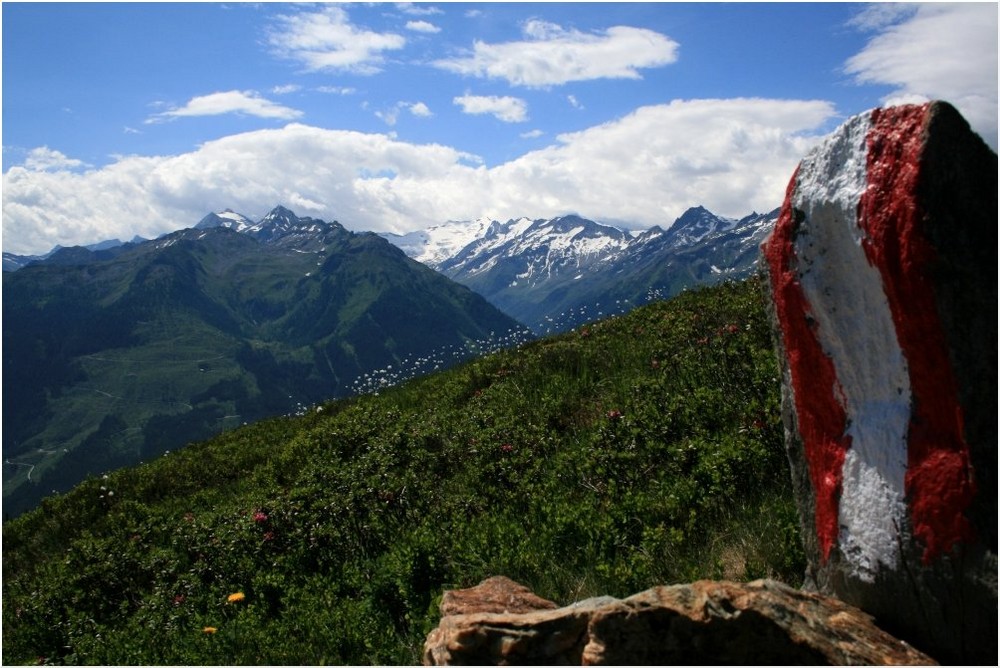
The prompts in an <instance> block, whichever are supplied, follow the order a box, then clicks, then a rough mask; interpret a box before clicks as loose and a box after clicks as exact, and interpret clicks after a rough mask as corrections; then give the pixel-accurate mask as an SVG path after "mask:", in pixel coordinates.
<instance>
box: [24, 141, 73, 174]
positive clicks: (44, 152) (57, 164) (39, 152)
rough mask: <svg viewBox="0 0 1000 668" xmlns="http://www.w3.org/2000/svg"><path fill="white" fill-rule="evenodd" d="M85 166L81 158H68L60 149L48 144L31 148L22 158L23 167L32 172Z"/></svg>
mask: <svg viewBox="0 0 1000 668" xmlns="http://www.w3.org/2000/svg"><path fill="white" fill-rule="evenodd" d="M87 166H88V165H87V164H86V163H85V162H83V160H77V159H76V158H70V157H69V156H67V155H66V154H64V153H63V152H62V151H57V150H55V149H51V148H49V147H48V146H39V147H38V148H33V149H31V150H30V151H28V155H27V157H25V159H24V168H25V169H28V170H31V171H33V172H44V171H48V170H67V169H76V168H78V167H87Z"/></svg>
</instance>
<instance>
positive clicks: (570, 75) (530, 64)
mask: <svg viewBox="0 0 1000 668" xmlns="http://www.w3.org/2000/svg"><path fill="white" fill-rule="evenodd" d="M523 32H524V36H525V37H526V39H525V40H521V41H516V42H504V43H499V44H489V43H486V42H482V41H479V40H476V41H475V42H474V43H473V47H472V50H471V52H469V53H467V54H463V55H461V56H457V57H453V58H447V59H442V60H438V61H435V62H434V65H435V66H437V67H440V68H441V69H445V70H449V71H452V72H457V73H459V74H466V75H472V76H477V77H486V78H493V79H506V80H507V81H508V82H510V83H511V84H513V85H517V86H529V87H536V88H541V87H546V86H553V85H556V86H557V85H561V84H565V83H568V82H570V81H588V80H592V79H639V78H641V75H640V74H639V69H640V68H647V67H660V66H663V65H668V64H670V63H672V62H674V61H675V60H677V49H678V44H677V42H675V41H674V40H672V39H670V38H669V37H667V36H666V35H662V34H660V33H658V32H655V31H652V30H648V29H646V28H633V27H629V26H614V27H612V28H608V29H607V30H605V31H603V32H599V33H585V32H581V31H579V30H573V29H570V30H567V29H564V28H562V27H561V26H559V25H557V24H554V23H548V22H546V21H539V20H531V21H528V22H527V23H525V24H524V26H523Z"/></svg>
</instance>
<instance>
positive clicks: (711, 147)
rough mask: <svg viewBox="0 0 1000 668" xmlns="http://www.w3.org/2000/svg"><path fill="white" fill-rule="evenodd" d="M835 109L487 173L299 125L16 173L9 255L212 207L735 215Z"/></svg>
mask: <svg viewBox="0 0 1000 668" xmlns="http://www.w3.org/2000/svg"><path fill="white" fill-rule="evenodd" d="M834 114H835V111H834V109H833V108H832V106H831V105H830V104H829V103H827V102H821V101H788V100H760V99H735V100H692V101H675V102H672V103H670V104H664V105H657V106H649V107H642V108H640V109H637V110H636V111H635V112H633V113H631V114H629V115H628V116H625V117H623V118H621V119H619V120H616V121H614V122H610V123H605V124H603V125H599V126H595V127H592V128H589V129H587V130H584V131H581V132H575V133H570V134H564V135H560V136H559V137H558V140H557V142H556V143H554V144H552V145H550V146H547V147H546V148H543V149H540V150H537V151H532V152H530V153H527V154H525V155H523V156H521V157H520V158H518V159H516V160H513V161H511V162H507V163H505V164H502V165H498V166H494V167H487V166H485V165H482V164H477V160H476V157H475V156H470V155H468V154H466V153H463V152H461V151H458V150H456V149H454V148H451V147H448V146H441V145H437V144H410V143H407V142H403V141H399V140H396V139H394V138H392V137H390V136H387V135H383V134H365V133H360V132H348V131H341V130H327V129H321V128H316V127H310V126H307V125H303V124H298V123H293V124H289V125H287V126H285V127H283V128H280V129H268V130H257V131H253V132H246V133H242V134H238V135H232V136H229V137H225V138H222V139H218V140H215V141H210V142H206V143H205V144H203V145H201V146H200V147H199V148H198V149H197V150H195V151H192V152H190V153H185V154H182V155H177V156H158V157H139V156H128V157H121V158H119V159H118V160H117V161H116V162H115V163H113V164H111V165H108V166H106V167H103V168H100V169H91V170H89V171H87V172H83V173H80V172H73V171H66V170H56V171H52V170H50V171H32V170H30V169H28V168H27V166H16V167H12V168H10V169H9V170H8V172H7V173H6V174H5V175H4V176H3V211H4V216H3V238H4V250H8V251H11V252H15V253H37V252H44V251H47V250H49V249H51V248H52V246H53V245H55V244H57V243H59V244H62V245H74V244H82V243H92V242H94V241H98V240H101V239H107V238H112V237H118V238H131V236H132V235H135V234H139V235H142V236H144V237H155V236H158V235H159V234H161V233H163V232H167V231H171V230H175V229H179V228H181V227H187V226H191V225H193V224H195V223H196V222H197V221H198V220H200V219H201V217H202V216H204V215H205V214H206V213H207V212H209V211H218V210H221V209H223V208H226V207H230V208H232V209H234V210H236V211H240V212H242V213H244V214H246V215H249V216H259V215H262V214H263V213H265V212H266V211H268V210H269V209H270V208H272V207H273V206H275V205H276V204H284V205H286V206H289V207H290V208H292V209H293V210H295V209H297V208H298V209H301V210H303V211H308V213H309V214H310V215H313V216H317V217H321V218H324V219H327V220H333V219H336V220H339V221H340V222H341V223H342V224H344V225H346V226H347V227H349V228H350V229H354V230H375V231H391V232H398V233H402V232H407V231H412V230H415V229H420V228H424V227H428V226H430V225H434V224H439V223H441V222H442V221H445V220H449V219H451V220H454V219H471V218H475V217H478V216H482V215H488V216H492V217H494V218H497V219H503V220H505V219H507V218H512V217H517V216H521V215H527V216H531V217H543V216H554V215H559V214H563V213H566V212H567V211H577V212H580V213H581V214H583V215H586V216H589V217H591V218H595V219H598V220H604V221H627V222H629V223H631V224H633V225H634V226H649V225H653V224H659V225H661V226H667V225H669V224H670V223H672V222H673V220H674V219H675V218H676V217H678V216H679V215H680V214H681V213H683V212H684V210H685V209H686V208H688V207H689V206H693V205H697V204H703V205H704V206H706V207H708V208H709V209H711V210H712V211H714V212H716V213H719V214H721V215H727V216H739V215H745V214H747V213H749V212H750V210H751V209H756V210H758V211H764V210H769V209H771V208H773V207H776V206H778V205H779V204H780V203H781V198H782V197H783V194H784V190H785V187H786V186H787V184H788V179H789V178H790V176H791V173H792V171H793V169H794V168H795V165H796V164H797V163H798V161H799V159H800V158H801V156H802V155H803V154H804V153H805V152H806V151H807V150H808V149H809V148H811V146H813V145H814V144H815V142H816V138H815V137H814V136H813V133H814V132H817V129H818V128H820V127H822V126H823V124H824V123H825V122H827V121H828V120H830V119H831V118H833V117H834ZM39 155H41V154H39Z"/></svg>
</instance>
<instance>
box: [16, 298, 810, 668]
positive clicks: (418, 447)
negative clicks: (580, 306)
mask: <svg viewBox="0 0 1000 668" xmlns="http://www.w3.org/2000/svg"><path fill="white" fill-rule="evenodd" d="M303 413H304V414H303V415H301V416H300V417H294V418H292V417H289V418H281V419H277V420H269V421H265V422H260V423H257V424H253V425H249V426H247V427H243V428H240V429H237V430H234V431H230V432H226V433H224V434H222V435H220V436H218V437H216V438H214V439H212V440H210V441H206V442H202V443H195V444H192V445H189V446H187V447H186V448H184V449H183V450H180V451H176V452H172V453H171V454H169V455H168V456H166V457H164V458H162V459H159V460H157V461H155V462H150V463H148V464H145V465H143V466H140V467H137V468H134V469H127V470H122V471H118V472H115V473H112V474H110V475H108V476H107V477H106V478H105V477H98V478H91V479H89V480H87V481H86V482H84V483H83V484H81V485H80V486H78V487H77V488H76V489H74V490H73V491H72V492H70V493H68V494H65V495H62V496H59V497H55V498H52V499H48V500H46V501H44V502H43V504H42V507H41V508H40V509H39V510H37V511H35V512H32V513H28V514H26V515H24V516H23V517H20V518H18V519H16V520H14V521H11V522H8V523H6V524H5V525H4V544H3V549H4V561H3V571H4V572H3V575H4V579H3V594H4V605H3V632H4V660H5V662H7V663H24V662H31V663H34V662H36V661H38V660H39V658H40V657H41V658H43V660H44V662H46V663H100V664H126V663H127V664H189V665H191V664H255V665H262V664H298V663H306V664H314V665H316V664H324V663H336V664H373V663H377V664H398V663H418V662H419V656H420V651H421V647H422V644H423V640H424V638H425V636H426V633H427V632H428V631H429V630H430V629H431V628H433V627H434V626H435V625H436V624H437V621H438V618H439V614H438V610H437V603H438V601H439V600H440V596H441V593H442V591H443V590H444V589H447V588H455V587H464V586H470V585H473V584H476V583H478V582H479V581H480V580H482V579H484V578H486V577H489V576H492V575H500V574H502V575H507V576H509V577H512V578H514V579H515V580H518V581H520V582H522V583H524V584H525V585H527V586H529V587H531V588H532V589H533V590H534V591H536V592H537V593H538V594H539V595H541V596H544V597H547V598H550V599H552V600H555V601H557V602H559V603H564V604H565V603H569V602H572V601H574V600H578V599H580V598H585V597H588V596H592V595H598V594H610V595H614V596H627V595H630V594H632V593H635V592H637V591H640V590H642V589H644V588H647V587H650V586H653V585H656V584H669V583H673V582H683V581H691V580H694V579H698V578H705V577H708V578H720V577H727V578H734V579H739V580H743V579H753V578H757V577H763V576H767V577H774V578H778V579H782V580H784V581H786V582H790V583H791V584H798V582H799V579H800V577H801V573H802V572H803V570H804V559H803V556H802V552H801V548H800V546H799V539H798V532H797V519H796V514H795V511H794V504H793V501H792V495H791V489H790V480H789V475H788V472H787V462H786V459H785V455H784V450H783V442H782V428H781V423H780V416H779V386H778V371H777V365H776V360H775V356H774V352H773V349H772V346H771V339H770V330H769V326H768V323H767V318H766V316H765V313H764V309H763V297H762V295H761V290H760V286H759V284H758V282H757V280H756V279H752V280H749V281H746V282H742V283H728V284H724V285H720V286H717V287H714V288H708V289H701V290H697V291H691V292H687V293H684V294H682V295H680V296H678V297H676V298H674V299H672V300H670V301H666V302H657V303H654V304H651V305H648V306H645V307H642V308H639V309H636V310H634V311H632V312H630V313H628V314H627V315H623V316H618V317H614V318H609V319H606V320H602V321H599V322H594V323H591V324H589V325H586V326H584V327H580V328H578V329H576V330H574V331H572V332H569V333H567V334H564V335H560V336H555V337H550V338H546V339H542V340H538V341H535V342H532V343H528V344H525V345H523V346H521V347H520V348H518V349H516V350H501V351H497V352H493V353H491V354H488V355H486V356H484V357H481V358H479V359H477V360H475V361H472V362H469V363H466V364H464V365H462V366H460V367H456V368H453V369H450V370H448V371H444V372H440V373H435V374H432V375H429V376H425V377H422V378H418V379H416V380H411V381H408V382H404V383H401V384H399V385H396V386H393V387H382V388H381V389H380V390H379V392H378V393H377V394H375V393H373V394H370V395H366V396H362V397H357V398H354V399H350V400H342V401H336V402H331V403H327V404H323V405H320V406H313V407H309V408H308V410H305V411H303ZM236 592H240V593H243V594H244V597H245V598H243V599H242V600H241V601H238V602H233V603H230V602H228V599H229V596H230V595H231V594H233V593H236ZM206 627H211V628H214V629H215V631H214V632H205V630H204V629H205V628H206Z"/></svg>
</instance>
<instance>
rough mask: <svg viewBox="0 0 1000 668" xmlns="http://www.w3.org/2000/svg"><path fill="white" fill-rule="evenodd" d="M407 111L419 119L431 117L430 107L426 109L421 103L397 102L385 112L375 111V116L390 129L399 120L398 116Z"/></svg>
mask: <svg viewBox="0 0 1000 668" xmlns="http://www.w3.org/2000/svg"><path fill="white" fill-rule="evenodd" d="M404 110H405V111H409V112H410V113H411V114H413V115H414V116H418V117H420V118H430V117H431V116H433V115H434V114H433V112H431V110H430V107H428V106H427V105H426V104H424V103H423V102H402V101H400V102H397V103H396V104H394V105H392V106H391V107H389V108H388V109H386V110H385V111H376V112H375V116H377V117H378V118H380V119H381V120H382V121H384V122H385V123H386V125H389V126H390V127H391V126H393V125H395V124H396V121H398V120H399V114H400V112H402V111H404Z"/></svg>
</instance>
